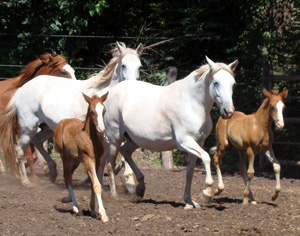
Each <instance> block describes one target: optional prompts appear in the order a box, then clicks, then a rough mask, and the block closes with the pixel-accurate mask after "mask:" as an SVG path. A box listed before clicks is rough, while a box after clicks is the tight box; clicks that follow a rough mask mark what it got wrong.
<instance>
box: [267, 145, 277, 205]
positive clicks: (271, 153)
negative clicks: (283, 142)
mask: <svg viewBox="0 0 300 236" xmlns="http://www.w3.org/2000/svg"><path fill="white" fill-rule="evenodd" d="M265 155H266V156H267V157H268V159H269V161H270V162H271V163H272V164H273V169H274V172H275V179H276V186H275V193H274V194H272V200H273V201H275V200H276V198H277V197H278V193H279V192H280V190H281V187H280V169H281V167H280V164H279V162H278V160H277V159H276V157H275V154H274V151H273V148H270V149H269V150H267V151H266V152H265Z"/></svg>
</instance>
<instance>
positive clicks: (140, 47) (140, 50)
mask: <svg viewBox="0 0 300 236" xmlns="http://www.w3.org/2000/svg"><path fill="white" fill-rule="evenodd" d="M135 51H136V52H137V53H138V54H139V55H142V53H143V51H144V45H143V44H142V43H140V44H139V46H137V48H136V49H135Z"/></svg>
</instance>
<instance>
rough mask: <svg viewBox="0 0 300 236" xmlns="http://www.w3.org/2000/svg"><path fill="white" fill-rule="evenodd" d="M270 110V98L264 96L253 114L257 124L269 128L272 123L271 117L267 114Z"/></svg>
mask: <svg viewBox="0 0 300 236" xmlns="http://www.w3.org/2000/svg"><path fill="white" fill-rule="evenodd" d="M269 110H270V99H269V98H266V99H265V100H264V101H263V103H262V104H261V106H260V107H259V108H258V110H257V112H256V113H255V114H254V115H255V117H256V120H257V121H258V125H261V127H263V128H269V127H271V125H272V118H271V116H270V114H269Z"/></svg>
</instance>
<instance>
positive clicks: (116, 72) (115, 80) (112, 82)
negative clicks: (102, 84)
mask: <svg viewBox="0 0 300 236" xmlns="http://www.w3.org/2000/svg"><path fill="white" fill-rule="evenodd" d="M121 73H122V69H121V63H118V64H117V65H116V67H115V70H114V73H113V75H112V78H111V80H110V84H109V88H112V87H113V86H115V85H116V84H118V83H119V82H121V81H122V77H121Z"/></svg>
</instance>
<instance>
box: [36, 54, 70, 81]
mask: <svg viewBox="0 0 300 236" xmlns="http://www.w3.org/2000/svg"><path fill="white" fill-rule="evenodd" d="M39 59H40V62H41V63H40V66H39V68H38V70H37V71H36V74H35V76H38V75H53V76H59V77H65V78H69V79H75V80H76V77H75V73H74V72H75V71H74V69H73V68H72V67H71V66H70V65H69V64H68V61H67V59H66V58H65V57H64V56H61V55H50V54H48V53H45V54H42V55H40V57H39Z"/></svg>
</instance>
